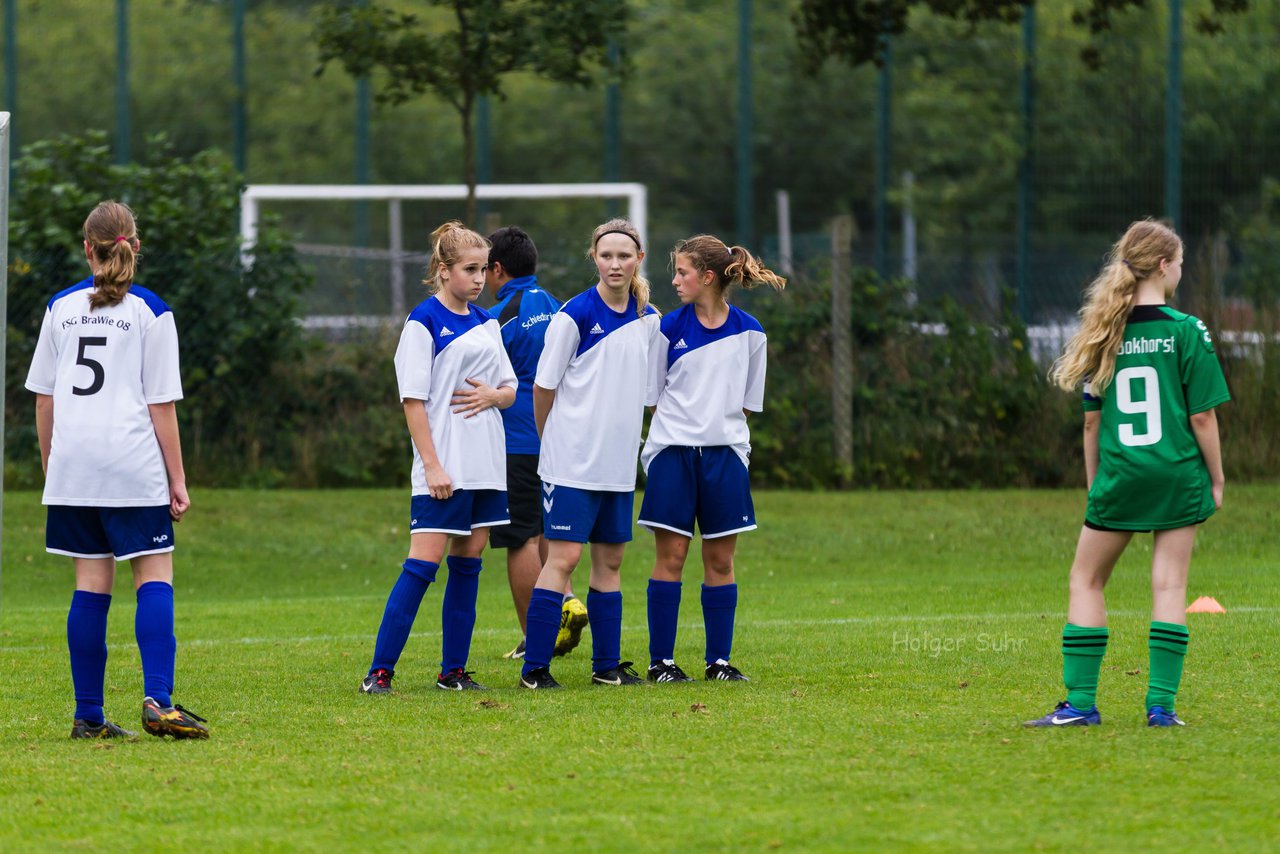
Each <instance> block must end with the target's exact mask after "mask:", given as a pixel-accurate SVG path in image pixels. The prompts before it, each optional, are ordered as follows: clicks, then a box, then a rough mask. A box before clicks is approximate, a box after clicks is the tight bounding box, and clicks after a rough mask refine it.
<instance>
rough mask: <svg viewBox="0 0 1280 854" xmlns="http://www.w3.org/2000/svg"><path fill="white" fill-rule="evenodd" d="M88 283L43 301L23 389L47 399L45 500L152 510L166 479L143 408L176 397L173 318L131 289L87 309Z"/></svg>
mask: <svg viewBox="0 0 1280 854" xmlns="http://www.w3.org/2000/svg"><path fill="white" fill-rule="evenodd" d="M92 293H93V279H92V277H90V278H88V279H85V280H84V281H82V282H80V283H79V284H76V285H73V286H71V287H70V288H67V289H66V290H65V291H62V292H60V293H58V294H56V295H55V296H54V297H53V299H51V300H49V306H48V308H47V309H46V311H45V313H44V322H43V324H42V325H41V326H40V339H39V341H38V342H37V343H36V351H35V354H34V356H33V357H32V359H31V370H30V372H28V374H27V383H26V386H27V388H28V389H29V390H30V391H33V392H35V393H37V394H48V395H52V396H53V445H52V448H51V451H50V454H49V472H48V474H47V475H46V476H45V484H44V503H45V504H66V505H74V506H81V507H156V506H160V505H164V504H168V503H169V478H168V475H167V474H166V472H165V467H164V457H163V456H162V455H161V453H160V443H159V441H158V440H157V439H156V432H155V427H154V426H153V425H152V423H151V413H150V411H149V410H148V409H147V406H148V404H152V403H170V402H172V401H176V400H181V399H182V380H181V378H180V377H179V374H178V332H177V329H176V328H175V327H174V323H173V312H171V311H169V306H167V305H165V303H164V301H163V300H161V299H160V298H159V297H158V296H156V295H155V294H153V293H152V292H151V291H149V290H147V289H146V288H140V287H138V286H137V285H134V286H132V287H130V288H129V292H128V293H127V294H126V295H125V297H124V299H123V300H122V301H121V302H120V303H119V304H118V305H113V306H109V307H105V308H96V309H93V310H92V311H90V309H89V295H90V294H92Z"/></svg>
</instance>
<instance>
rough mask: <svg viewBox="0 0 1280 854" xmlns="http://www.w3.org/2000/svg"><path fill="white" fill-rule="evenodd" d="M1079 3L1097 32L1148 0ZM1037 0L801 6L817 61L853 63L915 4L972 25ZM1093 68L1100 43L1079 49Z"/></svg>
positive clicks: (1224, 9) (1241, 6)
mask: <svg viewBox="0 0 1280 854" xmlns="http://www.w3.org/2000/svg"><path fill="white" fill-rule="evenodd" d="M1074 2H1076V3H1077V4H1078V6H1079V8H1077V9H1076V11H1075V12H1074V13H1073V14H1072V20H1073V21H1074V22H1075V23H1076V24H1077V25H1078V26H1082V27H1087V28H1088V30H1089V32H1090V33H1091V34H1093V35H1097V34H1098V33H1102V32H1106V31H1107V30H1110V29H1111V16H1112V15H1113V14H1115V13H1116V12H1122V11H1124V10H1126V9H1129V8H1131V7H1137V8H1143V7H1145V6H1146V0H1074ZM1033 5H1035V0H857V2H850V0H801V2H800V8H799V10H798V11H797V12H796V15H795V22H796V28H797V30H798V31H799V35H800V44H801V46H802V48H803V49H804V50H805V52H806V54H807V55H808V56H809V57H810V64H811V65H812V66H817V65H820V64H821V63H822V61H823V60H824V59H825V58H826V57H827V56H836V57H838V58H840V59H842V60H844V61H845V62H848V63H849V64H850V65H855V66H857V65H862V64H864V63H867V62H876V63H879V62H880V51H881V45H882V43H883V40H884V37H885V36H891V35H901V34H902V33H903V32H905V31H906V29H907V16H908V15H909V13H910V12H911V9H912V7H915V6H923V7H925V8H927V9H930V10H932V11H933V12H936V13H938V14H940V15H944V16H946V17H949V18H954V19H955V20H957V21H964V22H966V23H968V24H971V25H976V24H980V23H982V22H984V21H1001V22H1004V23H1015V22H1017V21H1020V20H1022V15H1023V10H1024V9H1026V7H1028V6H1033ZM1248 8H1249V0H1213V9H1212V11H1210V12H1203V13H1200V14H1199V15H1198V16H1197V18H1196V24H1195V25H1196V29H1197V30H1199V31H1200V32H1203V33H1207V34H1211V35H1212V34H1216V33H1220V32H1222V28H1223V25H1222V20H1223V18H1224V17H1225V16H1226V15H1231V14H1239V13H1241V12H1244V11H1245V10H1246V9H1248ZM1080 56H1081V59H1082V60H1084V62H1085V64H1086V65H1088V66H1089V67H1090V68H1097V67H1099V66H1100V65H1101V63H1102V55H1101V53H1100V52H1099V51H1098V49H1097V48H1096V47H1095V46H1093V45H1089V46H1087V47H1085V48H1084V49H1083V50H1082V51H1081V52H1080Z"/></svg>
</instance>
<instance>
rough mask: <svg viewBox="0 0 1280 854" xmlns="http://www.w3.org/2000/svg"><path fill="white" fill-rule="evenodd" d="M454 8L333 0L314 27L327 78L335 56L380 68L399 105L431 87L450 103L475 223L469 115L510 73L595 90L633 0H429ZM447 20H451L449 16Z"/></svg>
mask: <svg viewBox="0 0 1280 854" xmlns="http://www.w3.org/2000/svg"><path fill="white" fill-rule="evenodd" d="M428 3H429V4H430V5H432V6H436V7H441V8H444V9H447V10H449V11H450V12H451V13H452V18H453V24H454V26H452V27H442V26H439V24H441V23H442V21H440V20H435V21H433V22H432V23H434V24H436V26H431V25H429V24H428V23H425V22H423V21H421V20H420V19H419V18H418V16H417V15H412V14H404V13H400V12H395V11H393V10H391V9H387V8H384V7H381V6H363V5H355V4H353V3H351V2H349V0H348V2H342V3H335V4H330V5H328V6H326V7H324V9H323V10H322V12H321V14H320V21H319V23H318V24H317V26H316V42H317V44H318V45H319V47H320V67H319V68H318V69H317V71H316V73H317V74H320V73H322V72H323V71H324V69H325V67H326V66H327V65H328V64H329V63H330V62H333V61H337V62H341V63H342V66H343V67H344V68H345V69H346V70H347V72H348V73H349V74H351V75H352V76H355V77H365V76H368V75H370V74H371V73H373V72H374V71H381V72H382V73H383V74H384V75H385V77H384V78H383V79H382V83H381V87H380V89H379V91H378V94H377V100H378V101H379V102H380V103H386V104H391V105H398V104H403V103H405V102H406V101H408V100H410V99H411V98H414V97H416V96H419V95H422V94H424V93H426V92H433V93H434V94H436V95H438V96H439V97H440V98H442V99H443V100H445V101H446V102H448V103H449V105H450V106H452V107H453V109H454V110H455V111H457V113H458V118H459V120H460V121H461V123H462V141H463V146H462V148H463V173H464V179H465V181H466V184H467V220H468V221H469V222H474V221H475V212H476V203H475V186H476V164H475V146H474V145H473V144H472V123H471V116H472V112H473V111H474V109H475V105H476V101H477V100H478V99H479V98H480V97H481V96H482V95H489V96H495V97H499V98H501V97H504V94H503V88H502V78H503V77H504V76H505V75H507V74H511V73H512V72H517V71H528V72H532V73H534V74H536V75H538V76H540V77H543V78H546V79H549V80H552V81H555V82H558V83H566V84H570V85H576V86H588V85H590V84H591V83H592V81H593V79H594V78H593V74H592V72H593V70H594V69H595V68H597V67H601V68H603V67H607V66H608V64H609V61H608V51H607V47H608V44H609V42H610V40H611V39H612V40H615V41H616V42H617V43H618V44H621V43H622V39H621V36H622V34H623V32H624V30H625V28H626V15H627V7H626V3H625V0H428ZM441 17H443V16H441Z"/></svg>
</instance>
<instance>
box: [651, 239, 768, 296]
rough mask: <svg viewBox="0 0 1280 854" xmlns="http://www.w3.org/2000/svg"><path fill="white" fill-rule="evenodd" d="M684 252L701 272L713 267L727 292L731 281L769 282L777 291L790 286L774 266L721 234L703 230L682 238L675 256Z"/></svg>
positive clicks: (750, 284)
mask: <svg viewBox="0 0 1280 854" xmlns="http://www.w3.org/2000/svg"><path fill="white" fill-rule="evenodd" d="M677 255H683V256H685V257H686V258H688V259H689V260H690V261H691V262H693V266H694V267H695V268H697V270H698V272H699V273H705V272H707V271H708V270H710V271H711V272H712V273H713V274H714V275H715V277H716V281H717V282H718V283H719V284H720V293H721V295H723V294H724V292H725V290H727V289H728V288H729V286H730V285H738V286H740V287H743V288H754V287H755V286H756V285H768V286H769V287H771V288H773V289H774V290H775V291H780V290H782V289H783V288H785V287H786V286H787V280H786V279H784V278H782V277H781V276H779V275H778V274H777V273H775V272H773V271H772V270H770V269H769V268H768V267H766V266H765V265H764V264H762V263H761V262H760V259H759V258H757V257H755V256H754V255H752V254H751V253H750V252H748V251H747V250H746V249H745V248H743V247H741V246H730V245H728V244H727V243H725V242H724V241H723V240H721V239H720V238H718V237H712V236H711V235H710V234H699V235H695V236H694V237H689V238H686V239H684V240H681V241H680V242H678V243H677V244H676V245H675V248H674V249H672V250H671V259H672V260H673V261H674V260H675V256H677Z"/></svg>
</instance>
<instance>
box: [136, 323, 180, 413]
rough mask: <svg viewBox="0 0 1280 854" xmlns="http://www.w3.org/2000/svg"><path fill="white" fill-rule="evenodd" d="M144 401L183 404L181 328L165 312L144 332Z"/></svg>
mask: <svg viewBox="0 0 1280 854" xmlns="http://www.w3.org/2000/svg"><path fill="white" fill-rule="evenodd" d="M142 397H143V400H145V401H146V402H147V403H173V402H174V401H176V400H182V373H181V371H180V370H179V363H178V327H177V326H176V325H175V324H174V321H173V312H172V311H166V312H164V313H163V314H161V315H160V316H159V317H157V318H156V319H155V320H153V321H152V322H151V323H150V324H148V325H147V326H146V327H145V328H144V329H143V330H142Z"/></svg>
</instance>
